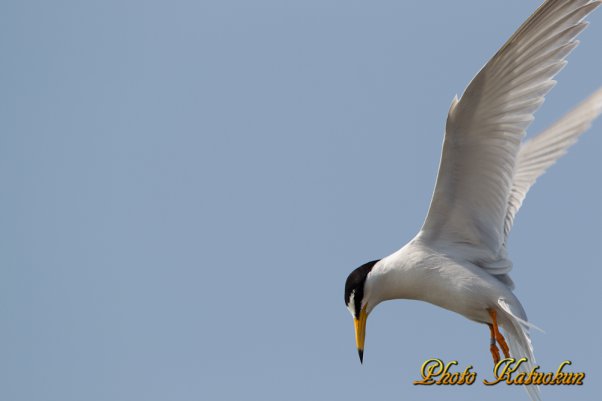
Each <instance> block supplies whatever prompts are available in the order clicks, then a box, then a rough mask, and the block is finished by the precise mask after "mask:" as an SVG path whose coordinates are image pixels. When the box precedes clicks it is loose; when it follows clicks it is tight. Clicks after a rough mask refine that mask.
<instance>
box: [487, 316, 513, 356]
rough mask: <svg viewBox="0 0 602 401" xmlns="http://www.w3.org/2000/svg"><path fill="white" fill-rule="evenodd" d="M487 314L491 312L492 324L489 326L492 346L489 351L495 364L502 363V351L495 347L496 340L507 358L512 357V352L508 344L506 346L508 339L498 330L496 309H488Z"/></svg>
mask: <svg viewBox="0 0 602 401" xmlns="http://www.w3.org/2000/svg"><path fill="white" fill-rule="evenodd" d="M487 312H489V316H490V317H491V322H492V324H489V323H488V324H487V325H488V326H489V331H490V332H491V346H490V347H489V350H490V351H491V356H493V363H494V364H497V363H498V362H499V361H500V351H499V350H498V348H497V346H496V345H495V342H496V340H497V342H498V344H500V347H502V351H503V352H504V356H505V357H506V358H509V357H510V350H509V349H508V344H506V339H505V338H504V336H503V335H502V333H500V330H499V328H498V325H497V315H496V312H495V309H487Z"/></svg>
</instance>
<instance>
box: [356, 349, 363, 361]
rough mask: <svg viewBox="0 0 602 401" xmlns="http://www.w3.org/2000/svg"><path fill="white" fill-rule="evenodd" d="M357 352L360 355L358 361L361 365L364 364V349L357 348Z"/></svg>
mask: <svg viewBox="0 0 602 401" xmlns="http://www.w3.org/2000/svg"><path fill="white" fill-rule="evenodd" d="M357 353H358V354H359V356H360V363H361V364H362V365H363V364H364V350H363V349H359V348H358V350H357Z"/></svg>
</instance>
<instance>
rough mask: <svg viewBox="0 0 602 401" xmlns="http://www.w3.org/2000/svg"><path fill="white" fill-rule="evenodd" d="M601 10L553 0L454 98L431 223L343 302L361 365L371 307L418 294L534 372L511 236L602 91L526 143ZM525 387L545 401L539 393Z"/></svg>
mask: <svg viewBox="0 0 602 401" xmlns="http://www.w3.org/2000/svg"><path fill="white" fill-rule="evenodd" d="M601 3H602V1H601V0H547V1H546V2H544V3H543V4H542V5H541V6H540V7H539V8H538V9H537V10H536V11H535V13H533V15H531V17H529V19H528V20H527V21H526V22H525V23H524V24H523V25H522V26H521V27H520V28H519V29H518V30H517V31H516V32H515V33H514V35H512V37H511V38H510V39H509V40H508V41H507V42H506V44H505V45H504V46H502V48H501V49H500V50H499V51H498V52H497V53H496V54H495V55H494V56H493V58H492V59H491V60H490V61H489V62H488V63H487V64H486V65H485V66H484V67H483V68H482V69H481V71H480V72H479V73H478V74H477V75H476V76H475V78H474V79H473V80H472V82H471V83H470V84H469V85H468V87H467V88H466V90H465V92H464V94H463V95H462V97H461V98H460V99H458V98H457V97H456V98H454V100H453V101H452V105H451V107H450V111H449V114H448V116H447V123H446V127H445V140H444V143H443V150H442V155H441V162H440V167H439V173H438V176H437V183H436V185H435V190H434V193H433V198H432V200H431V205H430V208H429V212H428V215H427V217H426V219H425V222H424V224H423V226H422V228H421V229H420V231H419V232H418V234H417V235H416V236H415V237H414V239H412V241H410V242H409V243H408V244H406V245H405V246H403V247H402V248H401V249H400V250H398V251H397V252H395V253H393V254H392V255H389V256H387V257H385V258H383V259H380V260H376V261H373V262H369V263H366V264H364V265H362V266H360V267H359V268H357V269H356V270H354V271H353V272H352V273H351V274H350V275H349V277H348V278H347V282H346V284H345V304H346V305H347V307H348V309H349V311H350V312H351V314H352V315H353V317H354V321H355V330H356V341H357V348H358V351H359V354H360V359H361V360H363V348H364V340H365V327H366V319H367V316H368V315H369V314H370V312H371V311H372V310H373V309H374V307H376V305H378V304H379V303H380V302H382V301H386V300H390V299H415V300H421V301H425V302H429V303H431V304H434V305H436V306H440V307H442V308H445V309H448V310H450V311H453V312H456V313H459V314H461V315H463V316H465V317H467V318H468V319H471V320H474V321H476V322H479V323H484V324H486V325H488V326H489V329H490V333H491V347H490V351H491V353H492V355H493V359H494V362H497V361H498V360H499V359H500V354H499V350H498V348H497V344H499V345H500V347H501V348H502V350H503V352H504V354H505V355H506V356H511V357H514V358H522V357H526V358H527V362H526V363H525V364H523V365H521V369H522V370H524V371H529V370H531V369H532V368H533V367H534V364H535V358H534V355H533V348H532V346H531V340H530V337H529V328H530V327H532V325H531V324H530V323H529V322H528V321H527V316H526V314H525V311H524V308H523V307H522V305H521V303H520V301H519V300H518V299H517V297H516V296H515V295H514V294H513V292H512V290H513V289H514V283H513V282H512V280H511V279H510V277H509V272H510V270H511V269H512V262H511V261H510V259H509V258H508V254H507V240H508V235H509V233H510V230H511V228H512V225H513V223H514V218H515V216H516V213H517V212H518V210H519V209H520V207H521V205H522V202H523V200H524V198H525V196H526V194H527V192H528V190H529V188H530V187H531V186H532V185H533V184H534V183H535V181H536V179H537V178H538V177H540V176H541V175H542V174H543V173H544V172H545V171H546V169H547V168H548V167H550V166H551V165H552V164H554V163H555V162H556V160H558V158H560V157H561V156H562V155H563V154H564V153H565V152H566V151H567V149H568V148H569V147H570V146H571V145H572V144H574V143H575V142H576V141H577V139H578V137H579V136H580V135H581V134H582V133H583V132H585V131H586V130H587V129H588V128H589V127H590V125H591V123H592V121H593V120H594V119H595V118H596V117H597V116H598V115H599V114H600V113H602V89H599V90H598V91H597V92H595V93H594V94H592V95H591V96H590V97H589V98H588V99H586V100H585V101H584V102H582V103H581V104H580V105H579V106H577V107H576V108H575V109H573V110H572V111H571V112H569V113H568V114H566V115H565V116H564V117H563V118H561V119H560V120H559V121H558V122H556V123H555V124H554V125H552V126H551V127H549V128H548V129H546V130H545V131H544V132H542V133H540V134H539V135H537V136H535V137H534V138H533V139H531V140H529V141H526V142H525V141H523V137H524V135H525V132H526V129H527V128H528V127H529V125H530V123H531V122H532V121H533V118H534V113H535V112H536V111H537V110H538V109H539V107H540V106H541V105H542V103H543V101H544V96H545V95H546V94H547V93H548V92H549V91H550V90H551V89H552V87H553V86H554V85H555V83H556V82H555V81H554V80H553V78H554V76H555V75H556V74H557V73H558V72H559V71H560V70H561V69H562V68H563V67H564V65H565V64H566V61H565V58H566V57H567V56H568V54H569V53H570V52H571V51H572V50H573V49H574V48H575V47H576V46H577V44H578V41H577V40H576V39H575V38H576V36H577V35H578V34H579V33H580V32H581V31H583V29H585V27H586V26H587V23H586V22H585V21H584V18H585V17H586V16H587V15H588V14H589V13H590V12H592V11H593V10H594V9H595V8H596V7H598V6H599V5H600V4H601ZM499 327H501V328H502V329H503V330H504V333H505V336H506V337H507V339H508V343H507V344H506V339H505V338H504V335H502V333H501V332H500V331H499V330H498V328H499ZM526 388H527V391H528V393H529V395H530V396H531V398H533V399H539V392H538V389H537V388H536V387H535V386H526Z"/></svg>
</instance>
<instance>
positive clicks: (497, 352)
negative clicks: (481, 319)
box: [487, 323, 500, 365]
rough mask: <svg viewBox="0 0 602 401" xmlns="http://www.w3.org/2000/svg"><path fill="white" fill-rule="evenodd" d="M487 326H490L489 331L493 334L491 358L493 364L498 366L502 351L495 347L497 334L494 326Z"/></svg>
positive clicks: (490, 349) (490, 347)
mask: <svg viewBox="0 0 602 401" xmlns="http://www.w3.org/2000/svg"><path fill="white" fill-rule="evenodd" d="M487 326H489V331H490V332H491V343H490V346H489V351H491V356H492V357H493V364H494V365H497V363H498V362H499V361H500V350H499V349H498V348H497V346H496V345H495V332H494V330H493V325H491V324H489V323H487Z"/></svg>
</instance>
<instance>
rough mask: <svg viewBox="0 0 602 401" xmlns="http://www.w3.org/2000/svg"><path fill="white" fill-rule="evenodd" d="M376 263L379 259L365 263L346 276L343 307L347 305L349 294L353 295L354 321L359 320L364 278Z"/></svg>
mask: <svg viewBox="0 0 602 401" xmlns="http://www.w3.org/2000/svg"><path fill="white" fill-rule="evenodd" d="M378 261H380V259H377V260H373V261H372V262H368V263H365V264H363V265H361V266H360V267H358V268H357V269H355V270H354V271H352V272H351V274H350V275H349V276H347V281H346V282H345V305H349V300H350V298H351V294H354V295H353V303H354V307H353V311H354V313H355V317H356V319H358V318H359V316H360V312H361V309H362V299H363V298H364V284H365V283H366V277H368V273H370V271H371V270H372V268H373V267H374V265H375V264H376V263H377V262H378Z"/></svg>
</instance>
